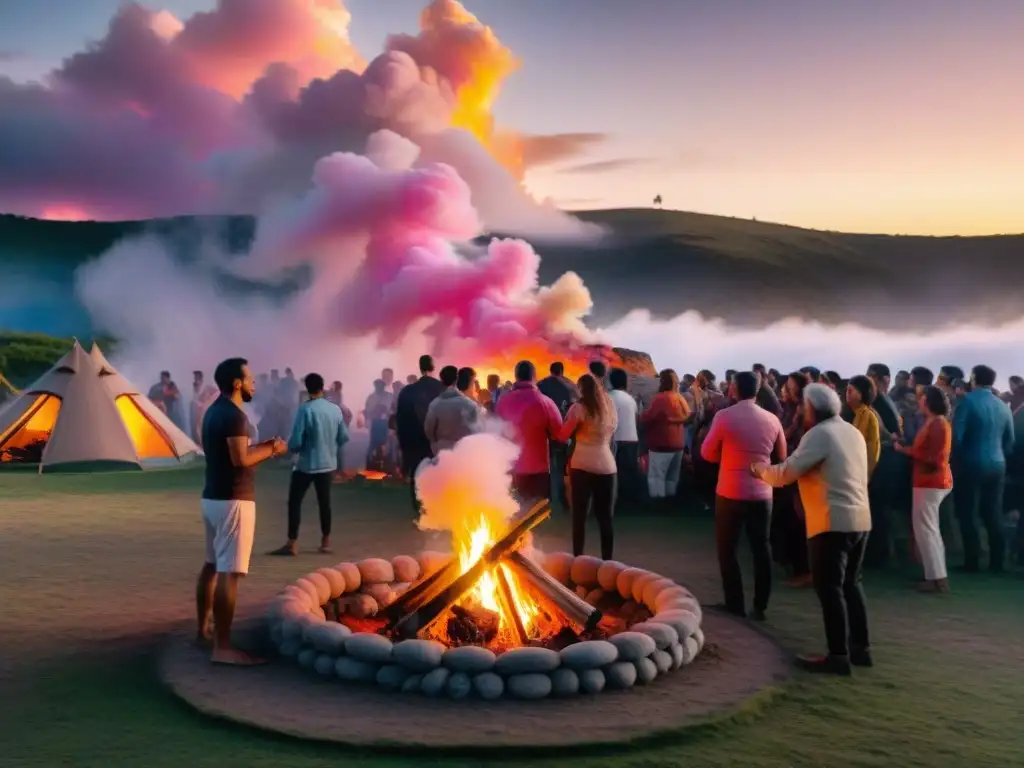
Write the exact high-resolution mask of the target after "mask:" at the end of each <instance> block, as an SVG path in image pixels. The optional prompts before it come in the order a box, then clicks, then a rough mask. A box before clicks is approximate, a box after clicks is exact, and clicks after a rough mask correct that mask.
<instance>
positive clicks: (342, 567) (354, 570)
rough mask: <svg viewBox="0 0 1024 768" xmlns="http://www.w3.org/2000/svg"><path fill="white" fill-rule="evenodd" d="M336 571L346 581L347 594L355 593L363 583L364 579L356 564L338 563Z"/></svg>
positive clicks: (335, 567)
mask: <svg viewBox="0 0 1024 768" xmlns="http://www.w3.org/2000/svg"><path fill="white" fill-rule="evenodd" d="M334 570H336V571H337V572H338V573H340V574H341V575H342V577H343V578H344V579H345V591H346V592H355V591H356V590H357V589H359V587H360V585H361V584H362V583H363V577H362V576H360V575H359V568H358V567H357V566H356V564H355V563H338V564H337V565H336V566H334Z"/></svg>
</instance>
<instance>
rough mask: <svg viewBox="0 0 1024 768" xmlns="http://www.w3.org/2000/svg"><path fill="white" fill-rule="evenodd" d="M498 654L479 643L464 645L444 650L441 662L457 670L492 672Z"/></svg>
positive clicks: (471, 673) (467, 672)
mask: <svg viewBox="0 0 1024 768" xmlns="http://www.w3.org/2000/svg"><path fill="white" fill-rule="evenodd" d="M497 658H498V657H497V656H495V655H494V652H493V651H490V650H488V649H487V648H481V647H480V646H478V645H464V646H462V647H461V648H450V649H448V650H447V651H445V652H444V656H443V657H442V658H441V663H442V664H443V665H444V666H446V667H448V669H451V670H453V671H455V672H465V673H466V674H467V675H477V674H479V673H481V672H490V671H491V670H492V669H493V668H494V663H495V661H497Z"/></svg>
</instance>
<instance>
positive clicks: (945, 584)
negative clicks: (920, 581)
mask: <svg viewBox="0 0 1024 768" xmlns="http://www.w3.org/2000/svg"><path fill="white" fill-rule="evenodd" d="M935 591H936V592H941V593H942V594H944V595H948V594H949V579H936V580H935Z"/></svg>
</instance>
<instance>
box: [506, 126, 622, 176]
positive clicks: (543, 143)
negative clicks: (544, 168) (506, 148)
mask: <svg viewBox="0 0 1024 768" xmlns="http://www.w3.org/2000/svg"><path fill="white" fill-rule="evenodd" d="M607 139H608V136H607V134H604V133H550V134H530V135H526V136H523V137H522V142H523V165H524V166H525V167H527V168H533V167H535V166H541V165H553V164H555V163H559V162H562V161H563V160H568V159H569V158H571V157H574V156H576V155H578V154H581V153H583V152H586V151H587V150H589V149H592V148H593V147H595V146H597V145H599V144H602V143H603V142H604V141H606V140H607Z"/></svg>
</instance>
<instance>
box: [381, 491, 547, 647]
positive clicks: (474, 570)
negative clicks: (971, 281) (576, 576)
mask: <svg viewBox="0 0 1024 768" xmlns="http://www.w3.org/2000/svg"><path fill="white" fill-rule="evenodd" d="M547 503H548V502H547V500H545V502H544V504H545V506H543V507H539V505H538V507H534V510H531V512H530V513H528V514H527V515H526V516H524V517H523V518H521V519H520V520H519V522H518V523H516V524H515V525H514V526H512V528H511V529H510V530H509V532H508V533H506V534H505V535H504V536H502V537H501V538H500V539H499V540H498V541H497V542H496V543H495V544H494V545H493V546H491V547H490V548H489V549H488V550H487V551H486V552H484V554H483V555H481V557H480V559H479V560H477V561H476V562H475V563H473V565H471V566H470V567H469V569H468V570H467V571H466V572H465V573H463V574H461V575H460V576H459V577H458V578H456V579H455V580H454V581H452V582H450V583H448V584H444V585H443V588H442V589H441V591H440V592H439V593H438V594H437V595H436V596H434V597H432V598H430V599H429V600H428V601H427V602H425V603H424V604H423V605H421V606H420V607H419V608H416V609H415V610H413V611H410V612H409V613H407V614H406V615H405V616H403V617H402V618H401V619H400V620H399V621H397V622H396V623H395V624H394V625H393V626H392V627H390V628H391V629H392V630H393V632H394V633H395V634H397V635H398V636H399V637H402V638H412V637H416V635H418V634H419V633H420V632H421V631H422V630H424V629H426V628H427V627H429V626H430V625H431V624H432V623H433V622H434V621H436V620H437V618H438V617H439V616H440V615H441V614H442V613H444V612H445V611H446V610H448V608H449V607H451V605H452V604H453V603H455V602H457V601H458V600H459V599H460V598H461V597H462V596H463V595H465V594H466V592H468V591H469V590H470V589H472V588H473V585H475V584H476V583H477V581H479V580H480V577H481V576H483V575H484V573H486V572H487V570H488V569H490V568H492V567H493V566H495V565H497V564H498V563H499V562H500V561H501V559H502V558H503V557H505V555H507V554H508V553H509V552H511V551H512V550H514V549H517V548H518V547H520V546H522V540H523V537H524V536H526V534H528V533H529V532H530V531H531V530H533V529H534V528H536V527H537V526H538V525H540V524H541V523H543V522H544V521H545V520H547V519H548V517H550V515H551V508H550V507H549V506H546V505H547ZM556 583H557V582H556Z"/></svg>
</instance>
